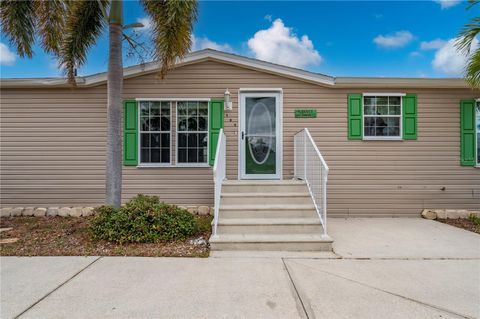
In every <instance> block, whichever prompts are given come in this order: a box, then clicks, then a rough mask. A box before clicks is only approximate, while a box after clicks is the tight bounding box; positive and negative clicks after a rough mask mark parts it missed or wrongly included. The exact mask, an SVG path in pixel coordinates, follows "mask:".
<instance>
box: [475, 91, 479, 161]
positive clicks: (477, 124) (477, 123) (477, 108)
mask: <svg viewBox="0 0 480 319" xmlns="http://www.w3.org/2000/svg"><path fill="white" fill-rule="evenodd" d="M475 114H476V129H477V166H480V100H477V101H476V103H475Z"/></svg>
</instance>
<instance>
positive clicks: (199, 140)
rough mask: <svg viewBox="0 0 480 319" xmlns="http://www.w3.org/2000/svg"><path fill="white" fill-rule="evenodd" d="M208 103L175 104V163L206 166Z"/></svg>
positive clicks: (180, 102) (187, 102)
mask: <svg viewBox="0 0 480 319" xmlns="http://www.w3.org/2000/svg"><path fill="white" fill-rule="evenodd" d="M207 160H208V102H206V101H178V102H177V163H178V164H191V163H193V164H205V165H206V164H207Z"/></svg>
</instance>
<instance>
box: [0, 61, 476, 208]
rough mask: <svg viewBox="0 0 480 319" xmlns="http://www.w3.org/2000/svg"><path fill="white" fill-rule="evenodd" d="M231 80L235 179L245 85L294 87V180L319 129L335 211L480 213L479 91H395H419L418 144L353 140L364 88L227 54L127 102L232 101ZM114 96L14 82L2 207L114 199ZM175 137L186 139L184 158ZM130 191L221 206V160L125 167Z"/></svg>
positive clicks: (288, 99)
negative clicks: (109, 177)
mask: <svg viewBox="0 0 480 319" xmlns="http://www.w3.org/2000/svg"><path fill="white" fill-rule="evenodd" d="M226 88H228V89H229V91H230V92H231V93H232V101H233V111H231V112H225V132H226V134H227V163H228V164H227V175H228V178H230V179H236V178H237V172H238V161H237V158H238V147H237V141H238V121H237V119H238V112H237V111H238V89H239V88H282V89H283V110H284V112H283V140H284V145H283V154H284V156H283V175H284V178H285V179H288V178H292V173H293V135H294V134H295V133H296V132H297V131H299V130H300V129H302V128H304V127H308V128H309V129H310V131H311V133H312V136H313V137H314V139H315V141H316V143H317V145H318V147H319V149H320V151H321V152H322V154H323V155H324V157H325V159H326V161H327V163H328V165H329V166H330V176H329V181H328V213H329V215H331V216H333V215H336V216H346V215H375V216H392V215H403V216H412V215H418V214H419V213H420V212H421V210H422V209H423V208H458V209H480V169H475V168H472V167H461V166H460V158H459V155H460V149H459V147H460V142H459V141H460V132H459V126H460V124H459V121H460V118H459V117H460V115H459V101H460V99H465V98H473V97H476V96H478V95H479V93H478V92H474V91H472V90H469V89H438V90H435V89H408V90H405V89H402V88H398V89H389V90H387V91H390V92H392V91H393V92H405V93H416V94H417V96H418V139H417V140H414V141H349V140H347V94H348V93H362V90H358V89H347V88H342V89H334V88H327V87H322V86H318V85H314V84H309V83H305V82H301V81H298V80H293V79H289V78H286V77H280V76H277V75H272V74H267V73H264V72H259V71H255V70H250V69H246V68H240V67H238V66H233V65H229V64H225V63H220V62H215V61H204V62H199V63H195V64H191V65H187V66H183V67H180V68H177V69H175V70H173V71H172V72H170V73H169V74H168V76H167V79H166V80H165V81H162V80H160V79H159V78H158V77H157V75H156V74H148V75H142V76H138V77H134V78H130V79H126V80H125V83H124V98H137V97H142V98H148V97H152V98H153V97H172V98H175V97H182V98H184V97H192V98H197V97H200V98H223V92H224V91H225V89H226ZM364 91H365V92H381V91H385V90H381V89H368V90H367V89H366V90H364ZM105 104H106V88H105V86H104V85H103V86H99V87H93V88H82V89H74V90H71V89H2V90H1V108H0V112H1V113H0V116H1V131H0V133H1V137H0V138H1V154H0V156H1V184H2V185H1V191H2V198H1V205H2V206H16V205H21V206H28V205H32V206H36V205H77V204H79V205H80V204H81V205H83V204H88V205H95V204H100V203H102V201H103V198H104V160H105V158H104V153H105V134H106V117H105ZM295 108H315V109H317V114H318V115H317V118H316V119H295V118H294V115H293V110H294V109H295ZM172 111H173V115H175V110H174V109H173V110H172ZM173 119H174V117H173ZM172 125H176V123H175V122H172ZM175 135H176V134H173V135H172V137H173V138H174V137H175ZM175 144H176V141H175V140H174V141H173V143H172V146H173V148H172V152H173V154H175ZM443 188H444V190H442V189H443ZM123 192H124V200H126V199H128V198H130V197H132V196H134V195H135V194H136V193H146V194H156V195H159V196H160V198H162V199H163V200H165V201H167V202H173V203H177V204H210V205H211V204H212V203H213V182H212V172H211V169H210V168H183V167H182V168H174V167H168V168H141V169H140V168H136V167H125V168H124V189H123Z"/></svg>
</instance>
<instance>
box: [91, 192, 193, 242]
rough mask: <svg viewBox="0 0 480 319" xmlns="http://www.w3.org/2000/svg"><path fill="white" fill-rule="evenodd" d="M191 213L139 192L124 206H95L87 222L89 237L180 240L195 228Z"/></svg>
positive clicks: (124, 239)
mask: <svg viewBox="0 0 480 319" xmlns="http://www.w3.org/2000/svg"><path fill="white" fill-rule="evenodd" d="M196 229H197V227H196V222H195V218H194V216H193V215H191V214H190V213H189V212H187V211H186V210H184V209H181V208H179V207H177V206H175V205H169V204H164V203H161V202H160V200H159V198H158V197H157V196H145V195H138V196H136V197H135V198H133V199H132V200H130V201H129V202H127V203H126V205H125V206H124V207H121V208H114V207H110V206H101V207H98V208H96V209H95V217H94V218H93V219H92V222H91V224H90V231H91V234H92V237H93V238H94V239H96V240H99V239H103V240H108V241H114V242H117V243H127V242H136V243H145V242H154V241H156V240H169V241H170V240H182V239H185V238H187V237H189V236H191V235H193V234H194V233H195V231H196Z"/></svg>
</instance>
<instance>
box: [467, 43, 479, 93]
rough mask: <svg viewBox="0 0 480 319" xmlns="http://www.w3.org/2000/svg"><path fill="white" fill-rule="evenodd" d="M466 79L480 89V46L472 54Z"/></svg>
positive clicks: (472, 85)
mask: <svg viewBox="0 0 480 319" xmlns="http://www.w3.org/2000/svg"><path fill="white" fill-rule="evenodd" d="M465 80H466V81H467V82H468V84H470V86H471V87H473V88H477V89H480V48H479V49H476V50H475V52H474V53H473V54H472V55H471V56H470V60H469V62H468V64H467V67H466V69H465Z"/></svg>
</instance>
